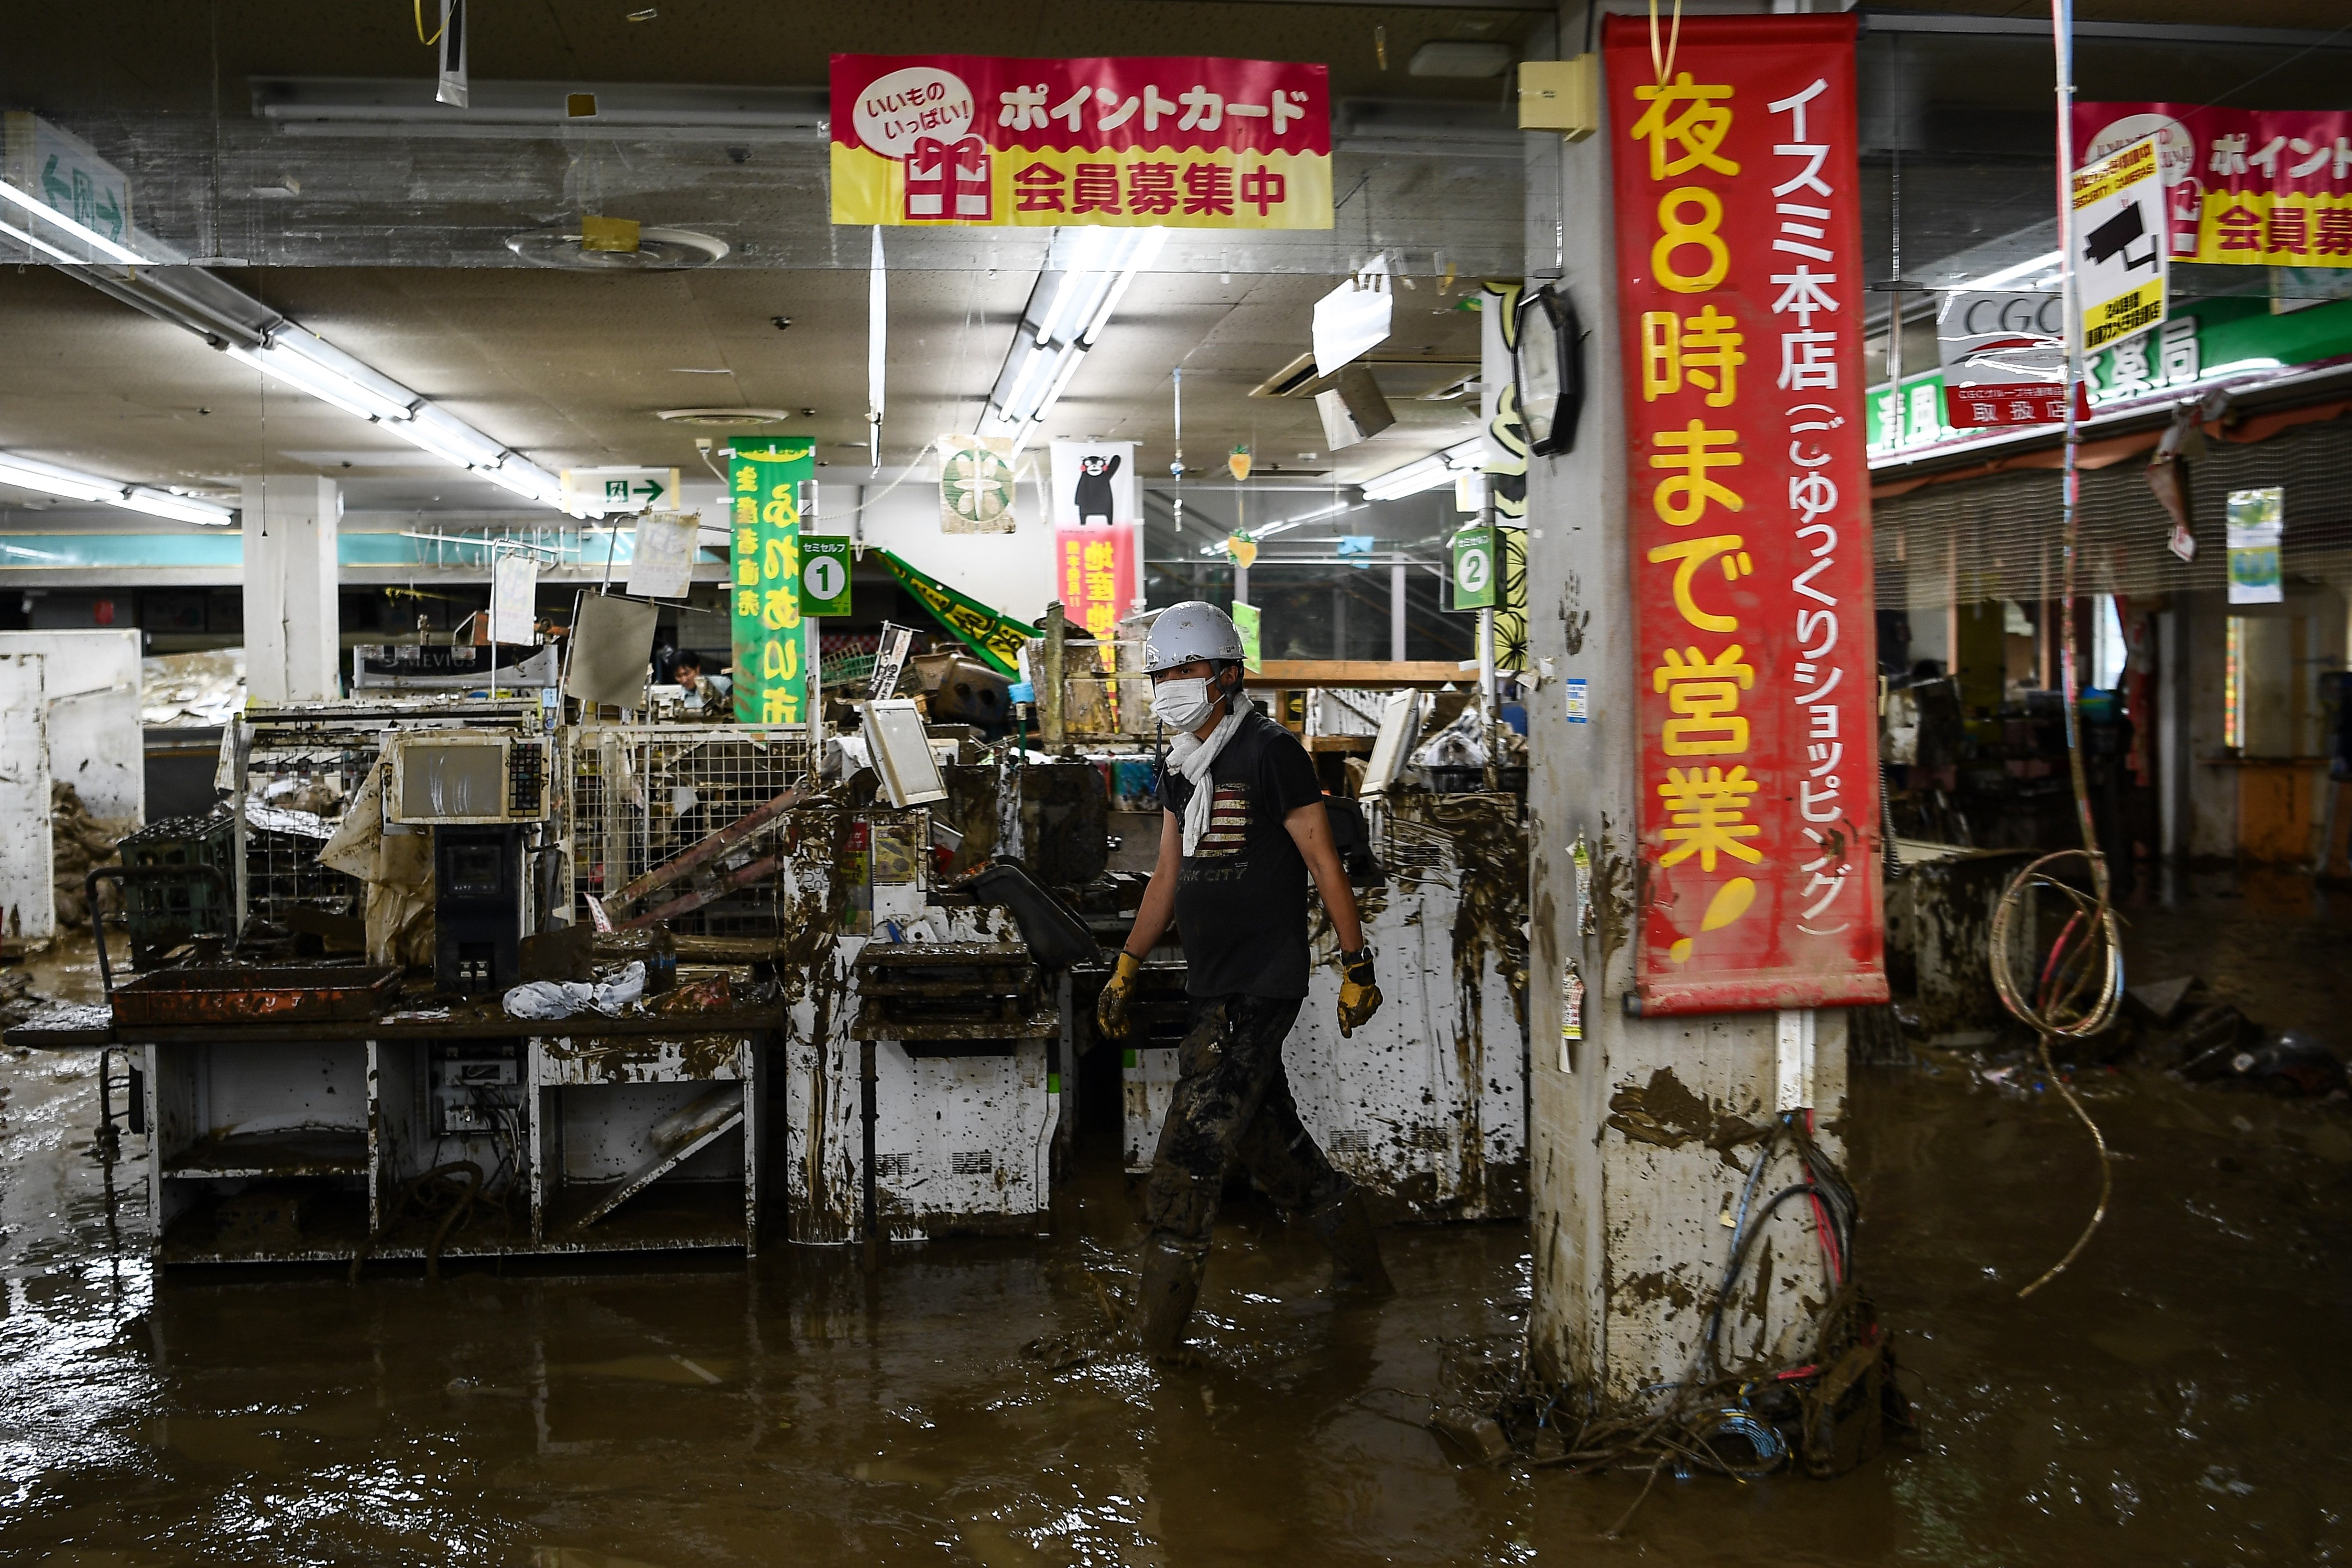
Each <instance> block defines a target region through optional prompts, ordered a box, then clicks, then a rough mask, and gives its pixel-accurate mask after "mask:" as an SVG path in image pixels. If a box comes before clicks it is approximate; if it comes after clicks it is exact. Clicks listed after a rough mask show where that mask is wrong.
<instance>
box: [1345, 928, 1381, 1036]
mask: <svg viewBox="0 0 2352 1568" xmlns="http://www.w3.org/2000/svg"><path fill="white" fill-rule="evenodd" d="M1380 1010H1381V988H1380V987H1379V986H1378V985H1377V984H1373V981H1372V950H1371V949H1370V947H1364V948H1360V949H1359V950H1358V951H1356V952H1343V953H1341V954H1340V955H1339V1033H1340V1035H1341V1036H1342V1037H1349V1036H1352V1035H1354V1034H1355V1032H1356V1031H1357V1030H1358V1029H1360V1028H1362V1027H1363V1026H1364V1025H1365V1024H1367V1023H1369V1022H1370V1019H1371V1016H1372V1015H1373V1014H1375V1013H1377V1012H1379V1011H1380Z"/></svg>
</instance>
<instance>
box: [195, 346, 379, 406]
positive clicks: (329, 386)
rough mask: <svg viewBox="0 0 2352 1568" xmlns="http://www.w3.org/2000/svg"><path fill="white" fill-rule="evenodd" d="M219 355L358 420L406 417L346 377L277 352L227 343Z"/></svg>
mask: <svg viewBox="0 0 2352 1568" xmlns="http://www.w3.org/2000/svg"><path fill="white" fill-rule="evenodd" d="M223 352H224V353H226V354H227V355H228V356H229V358H231V359H233V360H236V361H237V362H238V363H241V364H249V365H251V366H252V367H253V368H254V369H256V370H257V371H259V372H261V374H264V375H267V376H271V377H274V378H275V379H277V380H278V381H282V382H284V383H285V384H287V385H289V386H290V387H292V388H293V389H294V390H295V391H297V392H306V393H309V394H310V395H311V396H313V397H315V398H317V399H318V400H319V401H320V402H321V403H331V404H333V405H335V406H336V407H338V408H340V409H341V410H342V411H343V412H344V413H346V414H355V415H357V416H359V417H361V418H362V419H378V420H384V421H387V422H389V421H393V420H401V419H405V418H407V417H408V407H407V405H405V404H400V403H394V401H393V400H392V399H390V398H388V397H384V396H382V395H379V394H377V393H374V392H371V391H370V390H368V389H367V388H366V387H364V386H362V385H360V384H358V383H357V382H355V381H352V380H351V379H350V378H349V377H347V376H341V375H337V374H334V373H333V372H332V371H328V370H323V369H321V368H320V367H319V366H317V365H314V364H312V363H310V361H308V360H302V359H297V358H295V357H294V356H293V355H291V354H289V353H285V352H284V351H282V350H280V349H277V348H271V347H264V348H259V349H249V348H247V347H246V346H245V345H243V344H242V343H231V344H229V345H228V347H227V348H226V350H224V351H223Z"/></svg>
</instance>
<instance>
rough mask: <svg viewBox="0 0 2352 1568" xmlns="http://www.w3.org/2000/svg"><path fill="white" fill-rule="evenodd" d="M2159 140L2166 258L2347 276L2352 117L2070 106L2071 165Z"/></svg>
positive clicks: (2351, 232)
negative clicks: (2328, 270) (2334, 270)
mask: <svg viewBox="0 0 2352 1568" xmlns="http://www.w3.org/2000/svg"><path fill="white" fill-rule="evenodd" d="M2151 136H2152V137H2154V138H2156V144H2157V158H2158V164H2159V167H2160V171H2161V177H2162V180H2163V184H2164V213H2165V228H2166V233H2167V237H2168V241H2169V250H2170V254H2171V255H2173V256H2174V257H2177V258H2179V259H2180V260H2183V261H2198V262H2203V263H2206V264H2208V265H2223V266H2227V265H2231V264H2235V265H2240V266H2248V267H2352V112H2347V111H2345V110H2257V109H2225V108H2221V107H2220V106H2218V105H2213V104H2195V105H2191V104H2181V103H2096V102H2085V101H2082V100H2077V101H2076V103H2075V105H2074V147H2075V158H2076V161H2077V163H2081V164H2084V165H2087V164H2091V163H2096V162H2098V161H2099V160H2100V159H2102V158H2105V157H2106V156H2108V155H2109V154H2111V153H2115V152H2116V151H2118V150H2120V149H2121V148H2124V147H2126V146H2128V145H2129V144H2130V143H2132V142H2137V141H2138V140H2140V139H2142V138H2144V137H2151Z"/></svg>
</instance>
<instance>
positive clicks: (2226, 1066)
mask: <svg viewBox="0 0 2352 1568" xmlns="http://www.w3.org/2000/svg"><path fill="white" fill-rule="evenodd" d="M2203 989H2204V985H2203V983H2202V982H2201V981H2200V980H2199V979H2198V978H2197V977H2196V976H2195V975H2183V976H2181V977H2180V978H2179V979H2176V980H2164V981H2158V982H2155V983H2154V984H2147V985H2139V986H2135V987H2133V988H2132V989H2131V990H2130V991H2128V992H2126V993H2125V995H2124V1000H2125V1003H2126V1014H2125V1018H2124V1021H2123V1022H2122V1023H2121V1024H2119V1026H2117V1028H2116V1031H2115V1034H2116V1037H2117V1038H2116V1043H2115V1048H2114V1049H2113V1050H2112V1051H2111V1052H2110V1053H2109V1054H2108V1057H2107V1059H2108V1060H2109V1061H2114V1060H2116V1059H2118V1058H2122V1057H2124V1056H2126V1055H2137V1058H2139V1059H2140V1060H2141V1061H2143V1062H2145V1063H2146V1064H2147V1065H2148V1066H2151V1067H2160V1068H2168V1069H2169V1070H2170V1071H2173V1072H2177V1073H2179V1075H2180V1076H2181V1077H2182V1078H2185V1079H2189V1081H2190V1082H2192V1083H2211V1084H2221V1085H2226V1086H2230V1087H2234V1088H2242V1089H2255V1090H2258V1091H2260V1092H2263V1093H2265V1094H2271V1095H2274V1096H2276V1097H2278V1098H2280V1099H2282V1100H2315V1099H2322V1098H2326V1097H2329V1096H2337V1095H2342V1094H2344V1093H2345V1092H2346V1087H2347V1086H2346V1079H2345V1071H2344V1061H2343V1058H2340V1057H2339V1056H2337V1055H2336V1052H2335V1051H2333V1050H2331V1049H2330V1048H2329V1047H2327V1045H2326V1043H2325V1042H2323V1041H2321V1040H2318V1039H2315V1038H2314V1037H2312V1036H2310V1035H2308V1034H2306V1033H2305V1032H2303V1031H2302V1030H2299V1029H2287V1030H2283V1031H2278V1032H2273V1031H2272V1030H2270V1029H2267V1028H2265V1027H2263V1025H2261V1024H2260V1023H2258V1022H2256V1021H2255V1020H2253V1019H2252V1018H2249V1017H2247V1016H2246V1015H2245V1013H2244V1012H2243V1011H2242V1010H2241V1009H2240V1008H2239V1007H2237V1006H2236V1005H2232V1004H2231V1003H2228V1002H2215V1001H2208V1000H2205V999H2203V998H2201V997H2200V995H2199V993H2200V992H2202V991H2203Z"/></svg>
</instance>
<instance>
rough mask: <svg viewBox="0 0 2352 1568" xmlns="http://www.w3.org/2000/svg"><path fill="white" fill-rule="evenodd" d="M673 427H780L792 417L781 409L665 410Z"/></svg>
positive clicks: (664, 412) (662, 414)
mask: <svg viewBox="0 0 2352 1568" xmlns="http://www.w3.org/2000/svg"><path fill="white" fill-rule="evenodd" d="M661 417H663V418H664V419H667V420H668V421H669V422H670V423H671V424H673V425H782V423H783V422H784V421H785V420H787V419H790V418H791V417H792V416H791V415H790V414H788V413H786V412H785V411H784V410H783V409H781V408H665V409H663V410H662V411H661Z"/></svg>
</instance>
